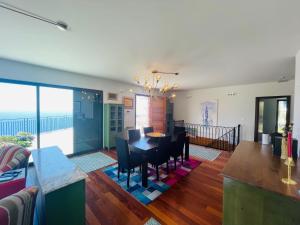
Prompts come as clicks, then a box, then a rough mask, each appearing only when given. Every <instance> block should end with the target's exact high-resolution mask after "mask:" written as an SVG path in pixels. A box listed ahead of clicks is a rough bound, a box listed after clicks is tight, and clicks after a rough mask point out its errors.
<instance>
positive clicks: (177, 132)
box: [173, 126, 185, 135]
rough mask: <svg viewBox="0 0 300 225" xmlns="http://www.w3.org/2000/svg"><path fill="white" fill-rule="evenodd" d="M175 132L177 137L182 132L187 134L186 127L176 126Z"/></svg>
mask: <svg viewBox="0 0 300 225" xmlns="http://www.w3.org/2000/svg"><path fill="white" fill-rule="evenodd" d="M173 132H174V134H175V135H177V134H179V133H182V132H185V127H179V126H175V127H174V131H173Z"/></svg>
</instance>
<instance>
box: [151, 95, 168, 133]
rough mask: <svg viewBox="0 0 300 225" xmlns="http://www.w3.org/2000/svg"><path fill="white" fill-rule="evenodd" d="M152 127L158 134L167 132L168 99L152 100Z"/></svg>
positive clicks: (155, 98)
mask: <svg viewBox="0 0 300 225" xmlns="http://www.w3.org/2000/svg"><path fill="white" fill-rule="evenodd" d="M149 116H150V118H149V119H150V126H152V127H153V128H154V131H156V132H163V133H164V132H165V131H166V98H165V97H153V98H150V112H149Z"/></svg>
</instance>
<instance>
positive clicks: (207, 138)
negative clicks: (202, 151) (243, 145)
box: [174, 120, 241, 151]
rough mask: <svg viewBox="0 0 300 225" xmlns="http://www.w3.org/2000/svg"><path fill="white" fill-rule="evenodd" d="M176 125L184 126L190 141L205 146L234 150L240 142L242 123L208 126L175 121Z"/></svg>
mask: <svg viewBox="0 0 300 225" xmlns="http://www.w3.org/2000/svg"><path fill="white" fill-rule="evenodd" d="M174 124H175V126H178V127H184V128H185V131H186V132H187V134H188V135H189V137H190V143H192V144H196V145H202V146H205V147H210V148H215V149H221V150H225V151H234V149H235V147H236V146H237V145H238V144H239V143H240V128H241V125H238V126H234V127H224V126H207V125H202V124H192V123H185V122H184V121H183V120H180V121H175V122H174Z"/></svg>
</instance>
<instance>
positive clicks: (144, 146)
mask: <svg viewBox="0 0 300 225" xmlns="http://www.w3.org/2000/svg"><path fill="white" fill-rule="evenodd" d="M165 136H166V135H161V137H165ZM161 137H147V136H146V137H141V138H140V139H137V140H134V141H130V140H129V141H128V144H129V146H131V147H132V149H134V151H135V152H136V153H138V154H141V155H143V156H144V158H145V160H144V162H143V163H142V186H143V187H148V159H147V155H149V154H151V152H152V151H155V150H156V149H157V148H158V143H159V141H158V140H159V138H161ZM176 139H177V137H176V135H172V136H171V142H173V143H174V142H176ZM184 156H185V160H189V136H186V138H185V147H184Z"/></svg>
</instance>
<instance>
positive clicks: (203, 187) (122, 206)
mask: <svg viewBox="0 0 300 225" xmlns="http://www.w3.org/2000/svg"><path fill="white" fill-rule="evenodd" d="M105 153H106V154H108V155H110V156H111V157H113V158H116V153H115V151H110V152H109V153H107V152H105ZM229 157H230V153H228V152H222V154H221V155H220V156H219V157H218V158H217V159H216V160H214V161H213V162H210V161H205V162H203V163H202V164H201V165H200V166H199V167H197V168H196V169H195V170H193V171H192V172H191V173H190V174H189V175H188V176H186V177H184V178H183V179H182V180H180V181H179V182H178V183H177V184H175V185H174V186H172V188H171V189H169V190H168V191H166V192H165V193H163V194H162V195H161V196H159V197H158V198H157V199H156V200H155V201H153V202H152V203H150V204H149V205H147V206H144V205H143V204H141V203H140V202H138V201H137V200H135V199H134V198H133V197H131V196H130V195H129V194H128V193H127V192H125V191H124V190H122V188H121V187H119V186H118V185H117V184H116V183H114V182H113V181H112V180H111V179H110V178H108V177H107V176H106V175H105V174H104V173H102V172H100V171H99V170H98V171H94V172H91V173H89V179H88V181H87V185H86V199H87V202H86V224H87V225H98V224H101V225H106V224H117V225H123V224H130V225H134V224H144V223H145V222H146V221H147V220H148V219H149V218H150V217H154V218H155V219H156V220H158V221H159V222H160V223H161V224H171V225H175V224H180V225H184V224H201V225H206V224H222V195H223V185H222V176H221V175H220V172H221V171H222V169H223V167H224V165H225V164H226V162H227V161H228V159H229Z"/></svg>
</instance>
